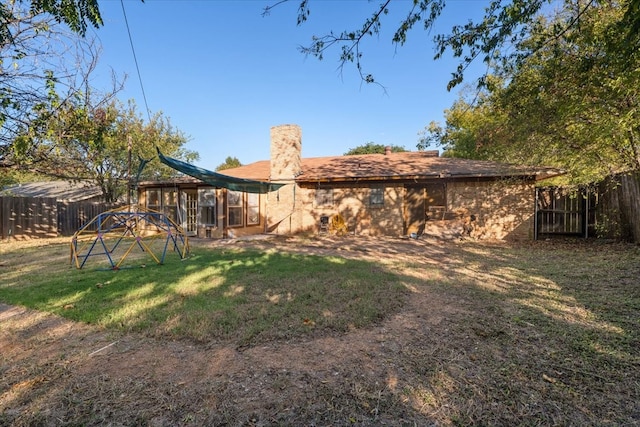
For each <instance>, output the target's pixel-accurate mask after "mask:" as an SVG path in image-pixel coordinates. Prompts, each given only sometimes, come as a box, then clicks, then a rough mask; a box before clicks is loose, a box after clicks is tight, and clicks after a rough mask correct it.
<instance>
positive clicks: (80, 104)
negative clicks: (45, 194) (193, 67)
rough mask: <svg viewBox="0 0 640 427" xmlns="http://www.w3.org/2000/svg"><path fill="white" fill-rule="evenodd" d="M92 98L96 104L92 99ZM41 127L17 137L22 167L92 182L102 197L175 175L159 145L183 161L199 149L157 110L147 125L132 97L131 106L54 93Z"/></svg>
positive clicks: (116, 195) (114, 196)
mask: <svg viewBox="0 0 640 427" xmlns="http://www.w3.org/2000/svg"><path fill="white" fill-rule="evenodd" d="M92 100H93V102H92ZM46 111H47V113H46V114H44V115H43V116H42V118H41V119H40V120H39V121H38V126H31V127H29V129H28V131H27V132H26V133H25V134H22V135H19V136H18V138H16V141H17V145H18V146H20V147H24V149H23V150H19V151H20V153H21V154H20V155H19V156H15V159H14V160H15V164H16V166H17V168H18V169H20V170H26V171H29V172H31V173H37V174H40V175H44V176H49V177H55V178H58V179H68V180H78V179H82V180H92V181H93V182H95V183H96V184H97V185H98V186H100V188H101V189H102V193H103V197H104V200H105V201H107V202H111V201H115V200H117V199H118V198H119V197H121V196H122V195H123V194H125V192H126V190H127V186H128V184H134V183H135V180H136V179H164V178H168V177H172V176H175V175H176V172H175V171H174V170H173V169H170V168H168V167H166V166H164V165H162V164H160V162H159V160H158V158H157V154H156V148H157V149H160V150H161V151H162V152H163V153H165V154H168V155H170V156H172V157H176V158H180V159H183V160H185V161H193V160H197V158H198V156H197V153H194V152H191V151H188V150H185V149H184V148H183V147H182V146H183V145H184V144H185V143H186V142H187V138H186V137H185V136H184V135H183V134H182V133H181V132H180V131H179V130H176V129H174V128H173V127H172V125H171V123H170V121H169V119H168V118H165V117H164V116H163V115H162V113H157V114H155V115H154V116H152V117H151V118H150V120H149V121H148V122H146V123H145V121H144V119H143V118H142V117H141V115H140V114H139V113H138V112H137V109H136V106H135V104H134V103H133V101H130V102H129V104H128V106H127V107H124V106H122V105H121V104H120V103H119V102H118V101H116V100H115V99H109V100H108V101H105V100H104V98H101V97H98V96H97V95H94V97H93V98H92V97H91V96H83V94H77V96H75V97H70V98H67V99H65V100H64V102H60V101H59V98H57V97H56V96H55V95H52V96H51V100H50V105H48V106H47V108H46Z"/></svg>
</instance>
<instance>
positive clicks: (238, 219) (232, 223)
mask: <svg viewBox="0 0 640 427" xmlns="http://www.w3.org/2000/svg"><path fill="white" fill-rule="evenodd" d="M227 218H228V225H229V227H242V226H244V225H245V224H246V225H258V224H260V195H259V194H255V193H243V192H240V191H227Z"/></svg>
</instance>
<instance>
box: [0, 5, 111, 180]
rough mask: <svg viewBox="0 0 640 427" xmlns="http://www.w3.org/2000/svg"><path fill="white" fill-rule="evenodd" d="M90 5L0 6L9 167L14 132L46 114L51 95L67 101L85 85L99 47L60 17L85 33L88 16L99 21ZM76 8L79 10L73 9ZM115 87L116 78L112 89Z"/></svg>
mask: <svg viewBox="0 0 640 427" xmlns="http://www.w3.org/2000/svg"><path fill="white" fill-rule="evenodd" d="M91 3H93V2H92V1H89V0H87V1H77V2H73V1H65V2H64V3H63V2H60V1H55V0H51V1H34V2H32V4H31V6H32V7H31V8H28V7H27V5H26V4H25V2H22V1H10V2H3V3H2V4H0V15H2V18H3V19H2V20H0V21H1V24H0V167H5V168H6V167H11V164H10V163H8V159H9V157H11V155H12V153H13V151H14V150H15V149H16V146H15V145H14V143H15V138H16V136H17V135H21V134H22V135H24V134H25V132H27V128H29V127H30V126H32V124H34V123H35V124H36V125H37V123H36V122H38V120H41V119H42V118H43V116H44V115H46V112H45V111H44V109H45V107H46V106H47V105H49V103H50V100H51V95H52V93H54V92H55V93H56V96H58V97H62V98H63V99H62V100H61V101H64V97H65V96H66V95H69V96H73V94H76V93H77V92H78V91H80V90H83V89H84V87H85V86H86V84H87V80H86V77H87V76H88V75H89V74H90V72H91V70H92V69H94V68H95V65H96V61H97V58H98V50H99V48H98V47H97V45H96V44H95V43H94V42H93V40H87V39H83V38H80V37H78V35H77V34H75V33H70V32H69V31H68V30H66V29H65V28H64V26H63V25H62V24H59V23H58V22H57V21H64V22H68V23H69V24H70V25H71V26H72V28H74V29H76V30H78V31H79V32H84V29H85V28H86V20H89V22H94V21H95V22H96V23H97V22H99V20H98V16H96V15H95V13H94V12H92V10H93V9H92V6H91ZM74 5H77V6H74ZM76 7H78V8H79V9H80V10H79V11H76V12H74V10H75V8H76ZM43 11H51V12H52V13H54V14H53V15H51V14H47V13H44V12H43ZM56 11H57V12H56ZM74 13H75V15H74ZM74 16H75V18H74ZM116 86H118V83H117V82H116V81H115V79H114V91H117V90H118V89H116V88H115V87H116ZM65 94H66V95H65Z"/></svg>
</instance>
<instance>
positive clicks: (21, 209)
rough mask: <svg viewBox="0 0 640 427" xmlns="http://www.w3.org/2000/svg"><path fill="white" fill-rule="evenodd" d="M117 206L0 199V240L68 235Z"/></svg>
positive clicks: (17, 198) (47, 199)
mask: <svg viewBox="0 0 640 427" xmlns="http://www.w3.org/2000/svg"><path fill="white" fill-rule="evenodd" d="M119 206H122V204H120V203H96V202H73V203H66V202H58V201H56V199H55V198H50V197H0V238H1V239H3V240H5V239H37V238H46V237H56V236H71V235H73V233H75V232H76V231H77V230H78V229H79V228H80V227H81V226H82V225H84V224H85V223H87V222H88V221H90V220H91V219H93V218H94V217H95V216H96V215H98V214H99V213H102V212H105V211H107V210H110V209H115V208H117V207H119Z"/></svg>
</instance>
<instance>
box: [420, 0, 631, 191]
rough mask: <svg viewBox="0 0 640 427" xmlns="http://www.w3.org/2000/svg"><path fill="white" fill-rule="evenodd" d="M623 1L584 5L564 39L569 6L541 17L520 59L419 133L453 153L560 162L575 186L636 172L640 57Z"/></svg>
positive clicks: (515, 160) (536, 162) (497, 70)
mask: <svg viewBox="0 0 640 427" xmlns="http://www.w3.org/2000/svg"><path fill="white" fill-rule="evenodd" d="M625 5H626V3H622V4H600V5H598V6H590V7H588V8H587V7H584V8H583V9H581V14H580V27H579V28H574V27H572V28H566V31H565V32H564V33H563V35H562V37H556V38H553V37H551V36H552V35H553V34H555V33H556V32H557V27H558V26H562V25H564V23H565V22H566V20H567V19H568V16H572V15H571V12H570V11H566V16H564V15H562V14H561V15H560V17H558V18H557V19H556V20H553V21H546V20H539V21H537V22H536V25H535V29H534V30H532V33H531V34H530V36H529V37H528V38H527V39H525V40H523V41H522V42H521V43H520V44H519V45H518V46H517V48H518V49H519V50H520V51H523V52H528V54H527V55H526V57H523V58H522V60H521V61H519V62H517V63H515V64H496V66H495V67H494V69H493V71H494V73H495V74H496V77H492V78H491V79H488V80H487V81H488V83H489V84H487V85H486V88H485V90H484V91H483V92H482V93H481V94H480V95H479V96H477V98H476V99H475V100H474V102H469V101H466V100H464V98H461V99H460V100H459V101H458V102H456V103H455V104H454V105H453V107H452V108H451V109H449V110H447V112H446V125H445V127H444V129H442V128H440V127H439V126H438V125H434V126H433V127H432V129H428V130H427V132H426V133H425V139H424V140H425V141H433V140H436V141H438V142H439V143H440V144H441V145H442V146H443V147H444V148H445V150H446V152H447V154H448V155H453V156H460V157H468V158H490V159H493V160H501V161H507V162H513V163H522V164H529V165H546V166H556V167H561V168H564V169H566V170H567V171H568V172H569V175H568V180H569V181H570V182H571V183H574V184H584V183H589V182H594V181H598V180H600V179H602V178H603V177H604V176H606V175H609V174H611V173H615V172H621V171H628V170H638V169H640V154H639V153H640V126H638V123H640V54H639V53H638V52H639V51H638V50H637V49H635V50H629V46H628V44H627V43H628V42H627V39H626V38H625V37H626V34H627V32H628V29H626V28H623V27H621V26H620V25H619V23H620V20H621V19H622V16H623V15H624V12H625V10H626V7H625ZM421 142H422V141H421Z"/></svg>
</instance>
